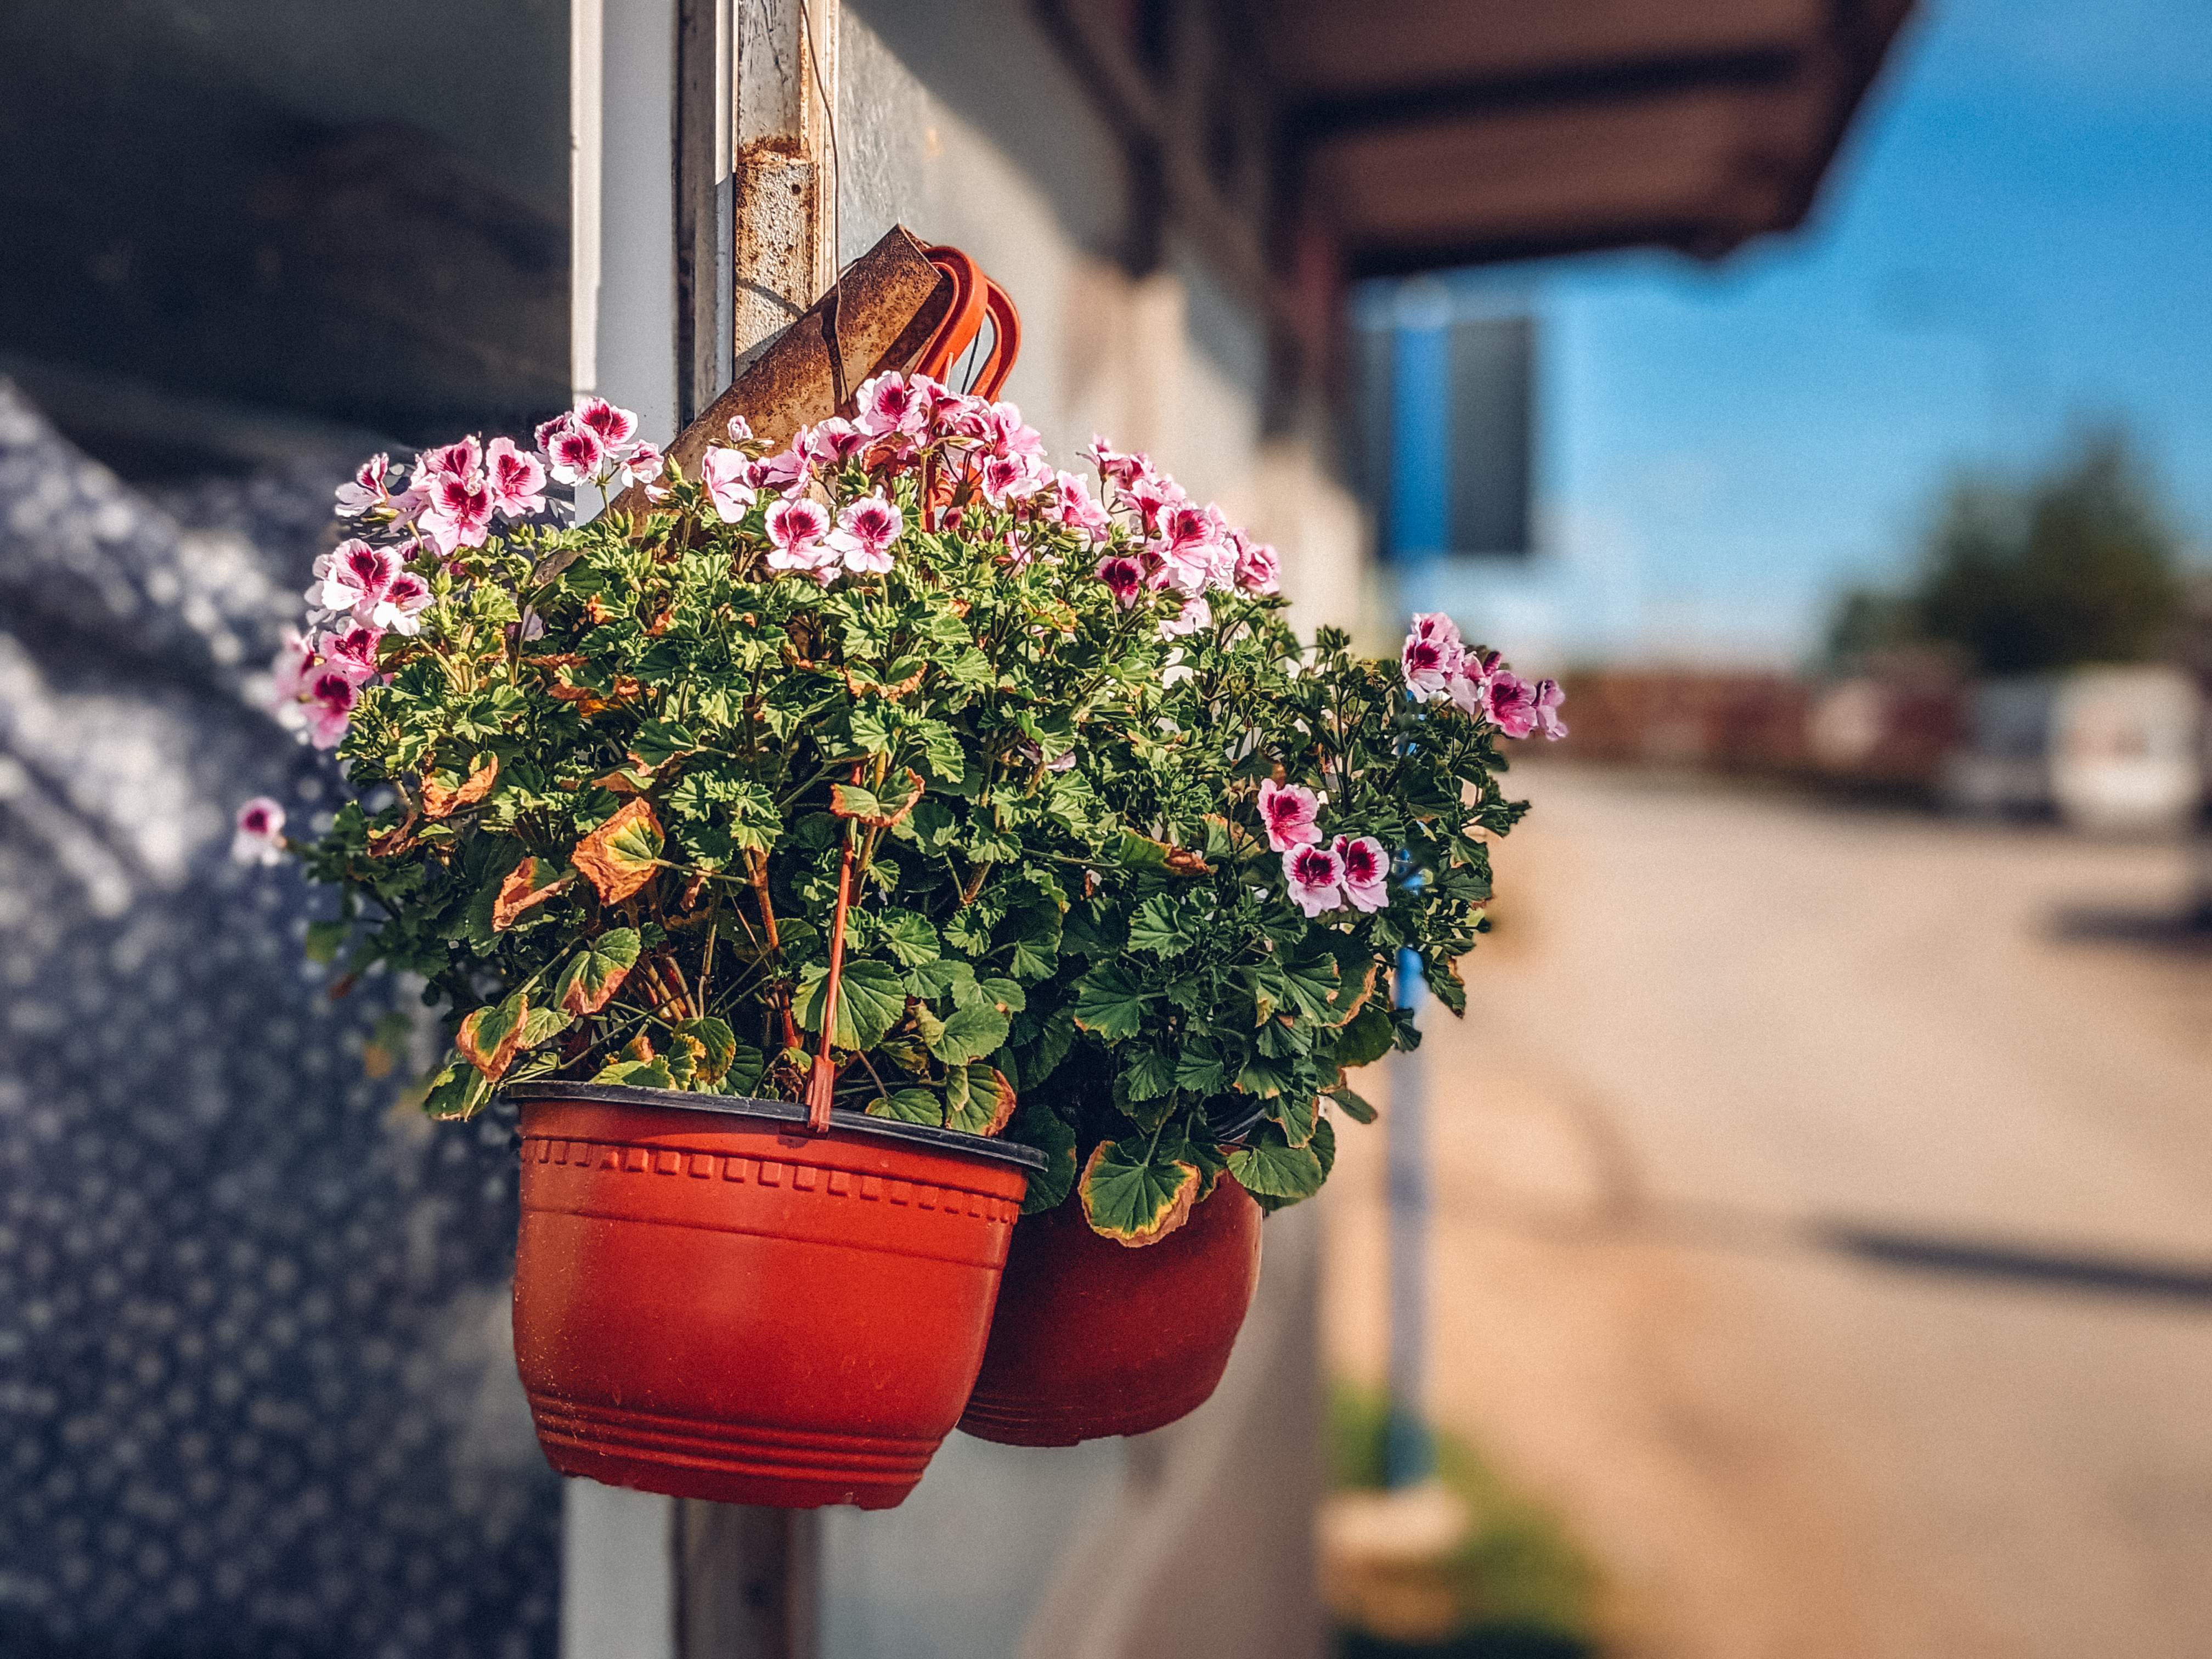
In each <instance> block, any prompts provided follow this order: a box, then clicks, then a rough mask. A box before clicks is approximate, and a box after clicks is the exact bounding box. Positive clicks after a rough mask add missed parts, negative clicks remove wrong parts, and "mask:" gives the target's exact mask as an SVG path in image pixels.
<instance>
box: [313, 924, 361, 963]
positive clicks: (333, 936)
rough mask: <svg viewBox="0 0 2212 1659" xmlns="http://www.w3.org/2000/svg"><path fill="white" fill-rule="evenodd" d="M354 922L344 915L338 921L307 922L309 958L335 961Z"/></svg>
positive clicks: (325, 961) (315, 960)
mask: <svg viewBox="0 0 2212 1659" xmlns="http://www.w3.org/2000/svg"><path fill="white" fill-rule="evenodd" d="M352 929H353V924H352V923H351V922H350V921H345V920H344V919H343V917H341V918H340V919H338V920H337V921H311V922H309V923H308V924H307V960H308V961H310V962H324V963H328V962H335V961H337V955H338V947H339V946H340V945H343V944H344V943H345V938H346V935H347V933H350V932H351V931H352Z"/></svg>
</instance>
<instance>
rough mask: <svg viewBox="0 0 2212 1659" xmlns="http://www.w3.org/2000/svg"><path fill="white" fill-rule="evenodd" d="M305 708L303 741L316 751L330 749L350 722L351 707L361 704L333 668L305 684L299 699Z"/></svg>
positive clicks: (352, 686) (353, 688)
mask: <svg viewBox="0 0 2212 1659" xmlns="http://www.w3.org/2000/svg"><path fill="white" fill-rule="evenodd" d="M302 701H303V702H305V704H306V708H307V741H308V742H310V743H312V744H314V745H315V747H316V748H318V749H334V748H336V747H337V742H338V739H339V738H343V736H345V734H346V727H347V726H349V725H350V724H351V723H352V721H353V706H354V704H355V703H356V702H360V701H361V695H360V691H359V690H358V689H357V688H356V686H355V684H354V683H353V682H352V681H351V680H349V679H348V678H346V677H345V676H344V675H343V674H341V673H339V672H338V671H337V670H336V669H335V668H325V669H323V670H320V671H318V672H317V673H315V674H314V675H313V676H312V677H311V678H309V679H308V681H307V695H306V696H305V697H304V699H302Z"/></svg>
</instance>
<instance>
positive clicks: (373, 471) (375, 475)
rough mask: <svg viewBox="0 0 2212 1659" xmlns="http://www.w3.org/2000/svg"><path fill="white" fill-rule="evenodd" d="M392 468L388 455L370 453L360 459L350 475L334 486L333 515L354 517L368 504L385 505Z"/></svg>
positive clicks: (370, 507)
mask: <svg viewBox="0 0 2212 1659" xmlns="http://www.w3.org/2000/svg"><path fill="white" fill-rule="evenodd" d="M395 471H396V469H395V468H394V467H393V466H392V457H391V456H389V455H372V456H370V457H369V458H368V459H367V460H365V461H363V462H362V464H361V468H360V470H359V471H356V473H355V474H354V475H353V477H352V479H351V480H350V481H349V482H348V483H342V484H340V485H339V486H338V504H337V516H338V517H339V518H341V519H357V518H359V517H360V516H361V515H362V513H367V512H368V511H370V510H371V509H372V508H374V507H383V506H385V505H386V504H387V503H388V502H389V501H391V499H392V477H393V475H394V472H395Z"/></svg>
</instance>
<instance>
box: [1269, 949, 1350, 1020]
mask: <svg viewBox="0 0 2212 1659" xmlns="http://www.w3.org/2000/svg"><path fill="white" fill-rule="evenodd" d="M1278 980H1279V983H1280V984H1281V986H1282V987H1283V989H1284V991H1285V996H1284V998H1283V1000H1284V1002H1285V1004H1286V1005H1287V1006H1290V1007H1291V1008H1294V1009H1296V1010H1297V1012H1298V1014H1299V1016H1300V1017H1301V1018H1306V1019H1310V1020H1313V1021H1316V1023H1318V1024H1322V1025H1328V1024H1333V1023H1334V1021H1335V1020H1336V1018H1338V1011H1337V1008H1336V1006H1335V1000H1336V993H1337V985H1338V981H1337V976H1336V957H1335V955H1334V952H1332V951H1330V950H1329V948H1328V945H1325V944H1323V943H1322V941H1321V940H1319V939H1312V938H1310V937H1309V938H1308V939H1306V940H1305V941H1304V943H1302V944H1301V945H1299V946H1298V948H1297V950H1296V951H1292V952H1291V953H1290V954H1289V955H1288V956H1287V957H1285V958H1284V961H1283V964H1282V970H1281V973H1280V974H1279V976H1278Z"/></svg>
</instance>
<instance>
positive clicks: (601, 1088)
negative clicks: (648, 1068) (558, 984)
mask: <svg viewBox="0 0 2212 1659" xmlns="http://www.w3.org/2000/svg"><path fill="white" fill-rule="evenodd" d="M501 1092H502V1093H503V1094H504V1095H505V1096H506V1097H507V1099H509V1100H512V1101H515V1102H517V1103H520V1102H523V1101H528V1100H574V1101H582V1102H586V1103H592V1104H596V1105H605V1106H659V1107H665V1108H668V1109H671V1110H675V1111H679V1112H706V1113H708V1114H711V1115H716V1116H720V1117H750V1118H763V1119H766V1120H767V1121H770V1122H774V1123H804V1122H805V1121H806V1108H805V1105H804V1104H803V1103H801V1102H799V1101H796V1100H757V1099H754V1098H752V1097H750V1096H745V1095H699V1094H692V1093H690V1092H689V1091H685V1090H683V1089H640V1088H636V1087H634V1086H633V1085H629V1084H627V1083H561V1082H556V1081H553V1080H550V1079H548V1080H545V1081H542V1082H538V1081H533V1082H528V1083H517V1084H513V1085H510V1086H509V1087H508V1088H507V1089H505V1090H503V1091H501ZM829 1123H830V1127H832V1128H835V1129H841V1130H846V1131H849V1132H850V1133H854V1134H857V1135H863V1136H869V1137H872V1138H873V1139H878V1140H896V1141H900V1142H902V1143H904V1144H905V1145H907V1146H927V1147H928V1148H930V1149H931V1150H932V1151H933V1152H957V1153H959V1154H961V1155H962V1156H963V1157H967V1158H983V1159H986V1160H987V1161H989V1162H992V1163H996V1164H1012V1165H1014V1166H1015V1168H1017V1169H1019V1170H1032V1171H1033V1170H1042V1169H1043V1168H1044V1167H1045V1165H1046V1164H1048V1163H1049V1162H1050V1161H1051V1160H1050V1159H1048V1158H1046V1156H1045V1155H1044V1154H1043V1153H1042V1152H1039V1151H1037V1150H1036V1147H1034V1146H1023V1145H1021V1144H1020V1143H1019V1142H1018V1141H1011V1140H1000V1139H996V1138H995V1137H994V1136H990V1135H971V1134H969V1133H968V1132H967V1131H966V1130H964V1129H939V1128H934V1127H931V1126H930V1125H929V1124H927V1123H902V1122H900V1121H898V1120H896V1118H888V1117H870V1116H869V1115H867V1114H866V1112H848V1111H846V1110H844V1109H842V1108H840V1109H837V1110H835V1111H833V1112H831V1113H830V1114H829Z"/></svg>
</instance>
